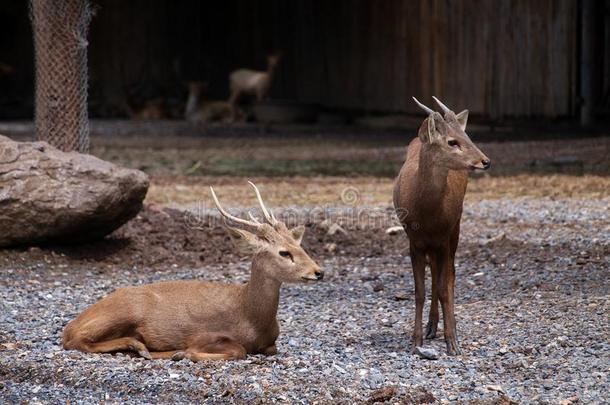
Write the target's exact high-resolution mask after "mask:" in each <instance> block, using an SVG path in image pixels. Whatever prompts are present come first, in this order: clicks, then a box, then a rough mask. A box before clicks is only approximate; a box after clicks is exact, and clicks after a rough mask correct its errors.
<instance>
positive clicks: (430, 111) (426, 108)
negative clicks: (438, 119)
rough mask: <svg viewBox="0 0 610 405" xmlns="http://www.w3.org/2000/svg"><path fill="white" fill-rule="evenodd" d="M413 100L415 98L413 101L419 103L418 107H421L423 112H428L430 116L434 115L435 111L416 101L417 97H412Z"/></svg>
mask: <svg viewBox="0 0 610 405" xmlns="http://www.w3.org/2000/svg"><path fill="white" fill-rule="evenodd" d="M412 98H413V101H415V102H416V103H417V105H418V106H419V107H420V108H421V109H422V110H424V111H425V112H427V113H428V114H434V110H433V109H431V108H429V107H426V106H425V105H423V104H422V103H420V102H419V100H418V99H416V98H415V97H412Z"/></svg>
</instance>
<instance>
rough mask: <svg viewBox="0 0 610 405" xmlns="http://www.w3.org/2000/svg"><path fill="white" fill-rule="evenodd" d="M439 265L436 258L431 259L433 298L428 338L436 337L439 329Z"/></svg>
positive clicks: (427, 328)
mask: <svg viewBox="0 0 610 405" xmlns="http://www.w3.org/2000/svg"><path fill="white" fill-rule="evenodd" d="M439 271H440V269H439V267H438V265H437V263H436V261H435V260H431V261H430V275H431V276H432V298H431V300H430V314H429V315H428V324H427V325H426V339H434V338H435V337H436V331H437V329H438V320H439V313H438V301H439V297H438V278H439Z"/></svg>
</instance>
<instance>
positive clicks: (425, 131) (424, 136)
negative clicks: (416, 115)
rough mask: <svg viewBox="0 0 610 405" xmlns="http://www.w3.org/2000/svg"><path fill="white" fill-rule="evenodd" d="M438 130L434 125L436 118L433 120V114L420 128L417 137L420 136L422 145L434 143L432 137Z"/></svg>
mask: <svg viewBox="0 0 610 405" xmlns="http://www.w3.org/2000/svg"><path fill="white" fill-rule="evenodd" d="M435 130H436V126H435V125H434V118H432V114H430V116H429V117H428V118H426V120H425V121H424V123H423V125H422V126H421V127H419V132H418V133H417V136H419V140H420V141H421V143H432V135H433V134H434V131H435Z"/></svg>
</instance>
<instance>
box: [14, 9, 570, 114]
mask: <svg viewBox="0 0 610 405" xmlns="http://www.w3.org/2000/svg"><path fill="white" fill-rule="evenodd" d="M10 1H11V2H12V3H15V2H16V0H10ZM24 3H25V1H24ZM97 3H98V4H99V10H98V13H97V16H96V17H95V18H94V20H93V23H92V26H91V34H90V49H89V55H90V67H91V101H92V108H94V110H97V111H102V112H103V111H107V112H108V113H109V112H111V111H112V109H108V108H107V107H108V106H112V105H114V106H116V105H119V104H120V103H121V100H122V99H123V98H124V95H125V89H126V88H128V87H130V86H131V87H133V86H139V87H141V88H144V89H145V92H148V93H151V94H154V93H158V94H164V95H173V96H174V97H181V96H183V94H182V92H183V91H184V89H183V85H182V83H183V82H184V81H187V80H206V81H208V82H210V86H211V93H212V95H213V96H214V97H217V98H224V97H227V96H228V83H227V76H228V74H229V72H230V71H231V70H233V69H236V68H239V67H252V68H260V69H263V68H264V64H265V56H266V54H267V53H270V52H273V51H281V52H282V56H283V59H282V61H281V64H280V66H279V70H278V76H277V80H276V81H275V83H274V85H273V89H272V96H273V97H277V98H287V99H296V100H299V101H303V102H312V103H319V104H321V105H323V106H326V107H329V108H339V109H355V110H364V111H402V112H408V113H413V112H418V111H417V109H416V108H415V107H414V106H413V103H412V102H411V100H410V96H412V95H414V96H416V97H418V98H420V99H421V100H422V101H424V102H427V103H431V96H432V95H436V96H438V97H439V98H441V99H442V100H445V101H446V102H447V104H448V105H450V106H451V107H454V108H455V109H456V110H459V109H462V108H469V109H470V110H471V111H472V112H474V113H478V114H483V115H486V116H489V117H492V118H498V117H504V116H546V117H557V116H574V115H575V114H576V112H577V105H576V100H577V92H578V88H577V83H578V80H577V79H578V76H577V74H578V71H577V66H578V65H577V62H578V52H577V51H578V49H577V40H578V37H577V32H578V10H577V6H578V2H577V1H574V0H463V1H460V0H419V1H411V0H382V1H379V0H378V1H373V0H332V1H329V0H290V1H286V0H226V1H222V2H220V1H218V2H203V1H199V0H181V1H172V0H156V1H146V0H130V1H121V0H98V2H97ZM27 39H28V40H29V38H27ZM20 41H21V40H20ZM21 42H23V41H21ZM30 49H31V48H30ZM104 108H106V109H104Z"/></svg>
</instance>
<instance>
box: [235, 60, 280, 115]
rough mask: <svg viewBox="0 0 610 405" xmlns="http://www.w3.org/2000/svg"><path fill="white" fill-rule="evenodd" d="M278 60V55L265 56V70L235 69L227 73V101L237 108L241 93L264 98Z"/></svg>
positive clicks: (258, 99)
mask: <svg viewBox="0 0 610 405" xmlns="http://www.w3.org/2000/svg"><path fill="white" fill-rule="evenodd" d="M279 61H280V55H269V56H267V70H266V71H264V72H262V71H257V70H250V69H237V70H234V71H233V72H231V74H230V75H229V86H230V90H231V96H230V97H229V103H230V104H231V106H232V107H233V109H234V110H237V103H238V101H239V99H240V97H241V96H242V95H250V96H256V100H257V101H261V100H262V99H264V98H265V96H266V95H267V93H268V92H269V88H270V87H271V82H272V81H273V75H274V73H275V68H276V66H277V64H278V63H279Z"/></svg>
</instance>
